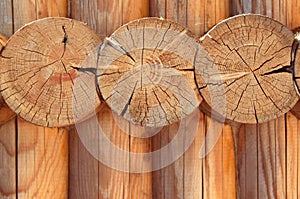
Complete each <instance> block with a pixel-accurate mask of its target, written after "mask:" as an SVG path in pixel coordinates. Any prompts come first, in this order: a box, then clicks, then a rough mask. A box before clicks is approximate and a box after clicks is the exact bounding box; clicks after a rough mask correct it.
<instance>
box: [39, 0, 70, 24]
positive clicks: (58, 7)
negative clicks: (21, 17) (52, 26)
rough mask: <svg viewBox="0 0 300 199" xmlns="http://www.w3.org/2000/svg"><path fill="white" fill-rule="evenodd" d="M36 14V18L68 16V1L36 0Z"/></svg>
mask: <svg viewBox="0 0 300 199" xmlns="http://www.w3.org/2000/svg"><path fill="white" fill-rule="evenodd" d="M36 16H37V18H38V19H40V18H45V17H49V16H52V17H56V16H61V17H66V16H68V1H66V0H63V1H61V0H37V1H36Z"/></svg>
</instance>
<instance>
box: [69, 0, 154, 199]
mask: <svg viewBox="0 0 300 199" xmlns="http://www.w3.org/2000/svg"><path fill="white" fill-rule="evenodd" d="M70 8H71V9H70V11H71V13H70V15H71V16H72V17H73V18H76V19H79V20H84V21H86V22H87V23H88V24H90V25H91V26H92V27H93V28H94V29H96V30H97V32H98V33H99V34H101V35H102V36H109V35H110V34H111V33H112V32H113V31H114V30H116V29H117V28H119V27H120V26H121V25H122V24H124V23H127V22H129V21H131V20H135V19H138V18H141V17H144V16H148V15H149V1H148V0H142V1H133V0H124V1H122V0H101V1H96V0H91V1H89V2H87V1H79V0H71V1H70ZM98 120H99V123H100V126H102V128H103V129H102V130H103V131H104V132H105V133H107V135H108V137H109V138H110V140H111V141H112V142H113V143H114V145H116V147H121V148H122V149H123V150H126V151H136V152H142V153H145V152H147V151H148V149H149V147H151V142H150V143H149V140H141V139H138V138H133V137H131V136H129V135H128V134H130V133H135V132H133V131H138V130H135V128H134V127H133V126H131V125H130V126H129V123H128V122H126V121H124V120H122V119H120V118H119V119H118V118H116V117H113V116H112V112H111V111H110V110H109V108H108V107H103V108H102V110H101V111H100V113H99V114H98ZM122 124H123V125H125V127H124V129H123V128H119V125H122ZM124 131H126V132H124ZM126 133H127V134H126ZM136 134H137V132H136ZM72 136H73V135H72ZM71 139H73V138H71ZM74 145H76V143H75V144H74ZM74 145H72V148H70V154H73V155H72V156H76V153H78V152H76V151H81V150H83V149H82V148H79V146H74ZM99 147H101V146H100V145H99ZM99 150H101V151H103V149H99ZM108 153H109V151H108ZM84 156H89V155H88V154H86V155H84V153H82V155H81V156H79V157H77V158H78V159H73V160H74V161H75V162H73V160H71V164H79V165H80V164H81V161H82V159H85V161H87V162H94V161H97V160H95V157H94V158H92V157H90V158H86V157H84ZM115 158H118V157H115ZM129 158H130V157H127V160H125V162H124V163H123V164H126V166H130V165H128V164H129ZM116 161H118V160H117V159H116ZM127 161H128V162H127ZM91 164H92V163H91ZM131 164H134V162H131ZM149 164H150V165H151V162H150V163H149ZM70 169H71V171H70V172H71V173H72V175H71V177H72V179H73V180H75V181H76V180H77V183H74V184H75V185H74V186H70V190H69V191H70V195H72V192H73V191H74V192H76V190H82V189H83V188H84V187H86V183H87V184H88V186H92V187H95V186H97V187H98V197H99V198H149V197H151V194H152V182H151V179H152V177H151V173H145V174H132V173H126V172H123V171H118V170H114V169H112V168H109V165H108V166H107V165H104V164H102V163H99V164H98V175H93V176H90V180H87V181H83V179H80V178H79V177H80V176H81V175H85V172H84V170H85V169H87V168H85V166H84V165H83V166H82V167H81V168H80V170H77V169H76V168H75V167H74V168H70ZM124 169H125V168H124ZM73 170H74V171H73ZM78 180H79V182H78ZM96 181H97V184H95V182H96ZM77 192H78V191H77ZM73 196H74V197H73V198H82V197H84V198H89V197H88V195H87V194H86V193H83V192H82V191H80V193H77V194H76V195H73Z"/></svg>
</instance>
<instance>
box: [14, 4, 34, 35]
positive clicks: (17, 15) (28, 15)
mask: <svg viewBox="0 0 300 199" xmlns="http://www.w3.org/2000/svg"><path fill="white" fill-rule="evenodd" d="M12 1H13V16H14V17H13V20H14V21H13V23H14V31H17V30H18V29H20V28H21V27H22V26H24V25H25V24H27V23H29V22H31V21H33V20H36V19H37V14H36V2H35V0H34V1H33V0H24V1H18V0H12ZM24 8H26V9H24Z"/></svg>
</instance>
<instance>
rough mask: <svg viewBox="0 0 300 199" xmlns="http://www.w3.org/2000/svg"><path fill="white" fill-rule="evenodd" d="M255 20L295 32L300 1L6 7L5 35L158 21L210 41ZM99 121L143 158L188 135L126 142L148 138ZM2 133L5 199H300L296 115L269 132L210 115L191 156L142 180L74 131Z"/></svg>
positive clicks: (15, 126)
mask: <svg viewBox="0 0 300 199" xmlns="http://www.w3.org/2000/svg"><path fill="white" fill-rule="evenodd" d="M249 12H252V13H260V14H265V15H268V16H270V17H273V18H274V19H276V20H279V21H281V22H282V23H283V24H285V25H287V26H288V27H289V28H291V29H293V28H296V27H298V26H300V14H299V13H300V0H1V1H0V33H1V34H4V35H5V36H7V37H9V36H11V35H12V34H13V33H14V32H15V31H16V30H17V29H18V28H20V27H22V26H23V25H24V24H26V23H28V22H30V21H32V20H36V19H39V18H43V17H47V16H65V17H71V18H74V19H77V20H81V21H85V22H87V23H88V24H89V25H90V26H91V27H92V28H93V29H94V30H96V32H97V33H98V34H99V35H101V36H102V37H105V36H108V35H110V34H111V33H112V32H113V31H114V30H115V29H116V28H118V27H119V26H121V25H122V24H124V23H126V22H128V21H131V20H134V19H137V18H140V17H146V16H157V17H164V18H168V19H172V20H175V21H177V22H179V23H180V24H182V25H184V26H187V27H188V28H189V29H190V30H192V31H193V32H194V33H196V34H197V35H198V36H201V35H203V34H204V33H205V32H206V31H208V30H209V29H210V28H211V27H212V26H214V25H215V24H216V23H218V22H219V21H221V20H222V19H225V18H227V17H229V16H232V15H235V14H239V13H249ZM4 111H5V110H4ZM0 113H1V114H5V113H3V112H1V109H0ZM98 118H99V121H100V123H102V124H105V125H104V126H105V128H106V129H107V131H109V132H111V133H110V139H111V140H112V141H113V142H114V143H115V144H116V145H117V146H119V147H122V148H124V149H126V150H128V151H135V152H149V151H151V150H155V149H158V148H160V147H161V146H164V145H165V144H166V143H168V142H169V141H170V140H171V139H172V137H173V136H174V132H176V129H177V128H178V126H179V123H175V124H173V125H170V126H168V127H164V128H163V129H162V130H161V131H160V132H159V133H158V134H157V135H156V136H154V137H152V138H148V139H139V138H135V137H132V136H130V135H125V134H124V132H123V130H122V129H121V128H120V127H119V126H120V124H122V126H123V128H126V129H128V131H129V132H131V133H133V131H138V130H139V129H137V128H136V127H134V126H132V125H131V124H129V123H128V122H126V121H124V120H122V119H121V118H117V119H116V118H114V117H113V115H112V113H111V111H110V110H109V108H108V107H107V106H105V105H103V106H102V107H101V110H100V112H99V113H98ZM0 124H1V125H0V198H7V199H8V198H71V199H76V198H91V199H92V198H117V199H118V198H137V199H142V198H155V199H159V198H170V199H175V198H187V199H196V198H205V199H219V198H222V199H223V198H224V199H225V198H228V199H231V198H249V199H255V198H288V199H290V198H291V199H294V198H295V199H296V198H300V162H299V161H300V159H299V158H300V142H299V141H300V140H299V138H300V120H298V119H297V118H296V117H295V116H294V115H293V114H292V113H291V112H289V113H287V114H285V115H284V116H282V117H280V118H278V119H276V120H274V121H270V122H268V123H265V124H260V125H239V124H231V125H222V124H219V123H218V122H216V121H213V120H212V119H211V118H209V117H208V116H207V115H206V114H204V113H202V112H201V113H200V118H199V127H198V129H197V134H196V137H195V140H194V142H193V144H192V145H191V147H190V148H189V149H188V150H187V151H186V153H185V154H184V155H183V156H182V157H181V158H179V159H178V160H177V161H176V162H174V163H173V164H171V165H170V166H168V167H166V168H163V169H161V170H158V171H153V172H151V173H143V174H134V173H126V172H121V171H117V170H114V169H111V168H109V167H107V166H105V165H104V164H102V163H100V162H98V161H97V160H96V159H95V158H93V156H92V155H91V154H90V153H89V152H88V151H87V149H86V148H85V147H84V146H83V144H82V142H81V140H80V139H79V136H78V134H77V132H76V128H74V127H69V128H53V129H50V128H43V127H38V126H34V125H32V124H29V123H27V122H25V121H23V120H22V119H20V118H17V117H13V118H11V117H10V118H9V120H8V121H5V123H4V124H2V123H1V121H0ZM87 124H88V123H87ZM118 124H119V125H118ZM209 125H216V126H217V125H221V128H223V130H222V135H221V138H220V139H219V140H218V142H217V144H216V146H215V147H214V149H213V151H212V152H211V153H209V155H208V156H206V157H205V158H203V159H200V158H199V151H200V148H201V145H202V143H203V140H204V138H205V134H206V130H207V128H208V127H209ZM187 127H188V126H187ZM187 127H186V128H187ZM88 128H89V126H87V129H88ZM298 128H299V129H298ZM87 133H88V131H87ZM99 147H101V146H100V145H99ZM235 149H236V150H235ZM112 158H113V157H112ZM128 158H129V159H130V157H128ZM235 160H236V161H235ZM145 161H147V164H149V166H151V164H152V162H151V160H145ZM128 162H129V163H128V164H130V161H128ZM129 168H130V165H129Z"/></svg>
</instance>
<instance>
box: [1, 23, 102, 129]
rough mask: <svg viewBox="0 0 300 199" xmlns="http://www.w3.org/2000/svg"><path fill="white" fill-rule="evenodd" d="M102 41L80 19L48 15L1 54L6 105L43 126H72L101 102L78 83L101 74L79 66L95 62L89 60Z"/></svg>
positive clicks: (20, 32)
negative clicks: (82, 71) (88, 101)
mask: <svg viewBox="0 0 300 199" xmlns="http://www.w3.org/2000/svg"><path fill="white" fill-rule="evenodd" d="M100 43H101V41H100V38H99V37H98V36H97V34H96V33H95V32H94V31H93V30H91V29H90V28H89V27H88V26H86V25H85V24H83V23H81V22H78V21H76V20H71V19H67V18H46V19H42V20H38V21H34V22H32V23H30V24H28V25H26V26H24V27H23V28H21V29H20V30H18V31H17V32H16V33H15V34H14V35H13V36H12V37H11V38H10V39H9V41H8V43H7V45H6V47H5V48H4V49H3V50H2V52H1V60H0V61H1V62H0V74H1V75H0V89H1V91H2V95H3V97H4V99H5V101H6V103H7V104H8V105H9V106H10V107H11V108H12V110H14V111H15V112H16V113H18V114H19V115H20V116H21V117H22V118H24V119H25V120H27V121H30V122H32V123H34V124H37V125H43V126H50V127H60V126H66V125H71V124H73V123H74V121H75V120H76V119H80V118H81V117H85V116H86V115H87V114H89V113H90V112H91V111H93V110H94V108H95V107H97V106H99V104H100V101H99V100H98V99H97V98H96V99H93V100H94V101H93V102H94V104H92V105H91V104H87V100H86V98H91V96H86V95H87V94H85V93H86V91H85V87H83V86H81V87H80V86H77V87H76V89H74V87H75V86H74V84H76V81H77V80H78V79H85V80H87V79H88V80H90V81H91V82H92V83H94V84H95V76H94V74H92V73H90V74H88V73H81V72H80V71H78V70H76V69H75V68H81V67H82V65H84V64H86V63H90V61H89V60H86V59H89V57H88V55H89V54H91V53H92V52H93V50H94V49H97V48H98V46H99V45H100ZM94 60H96V59H94ZM74 67H75V68H74ZM93 67H94V68H95V64H94V66H93ZM85 83H86V84H88V82H85ZM79 84H80V85H82V83H79ZM79 87H80V88H79ZM86 87H87V86H86ZM94 93H95V92H94ZM95 96H96V95H95ZM92 97H93V96H92ZM78 107H79V109H80V110H81V111H77V109H76V108H78ZM82 110H84V111H82ZM79 113H80V114H79Z"/></svg>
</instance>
